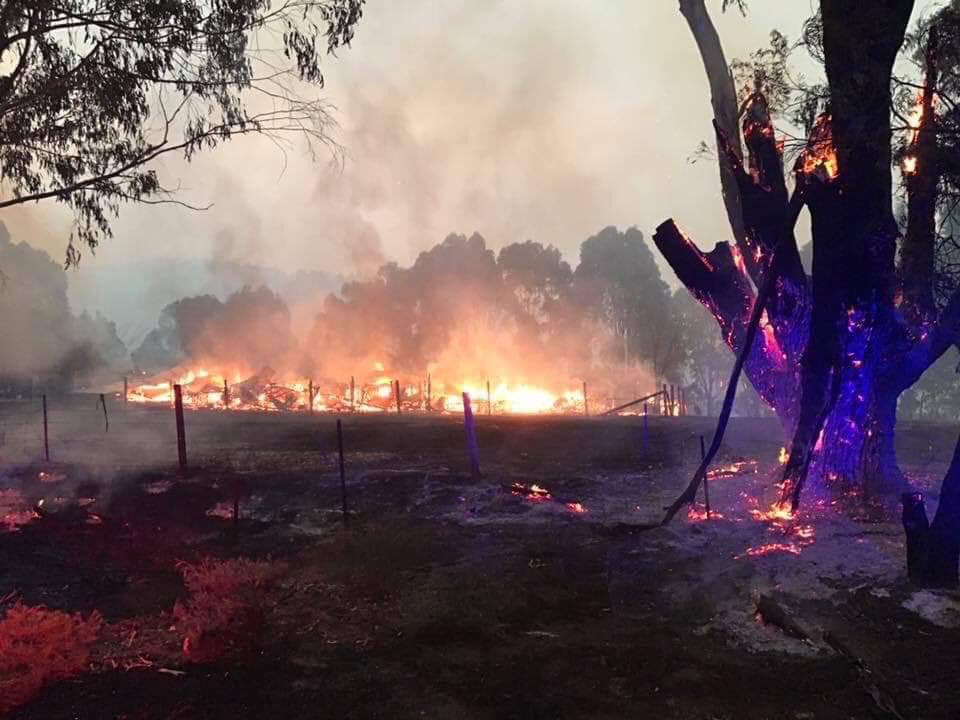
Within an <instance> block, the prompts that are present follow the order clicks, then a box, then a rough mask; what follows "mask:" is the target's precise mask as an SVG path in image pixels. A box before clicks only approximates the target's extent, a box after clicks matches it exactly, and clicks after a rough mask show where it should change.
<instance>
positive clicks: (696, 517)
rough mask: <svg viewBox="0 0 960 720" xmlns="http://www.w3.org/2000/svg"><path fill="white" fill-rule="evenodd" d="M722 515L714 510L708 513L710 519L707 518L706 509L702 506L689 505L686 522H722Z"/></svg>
mask: <svg viewBox="0 0 960 720" xmlns="http://www.w3.org/2000/svg"><path fill="white" fill-rule="evenodd" d="M722 519H723V514H722V513H718V512H717V511H716V510H711V511H710V517H707V508H706V506H704V505H691V506H690V507H689V508H688V509H687V520H689V521H690V522H705V521H706V520H722Z"/></svg>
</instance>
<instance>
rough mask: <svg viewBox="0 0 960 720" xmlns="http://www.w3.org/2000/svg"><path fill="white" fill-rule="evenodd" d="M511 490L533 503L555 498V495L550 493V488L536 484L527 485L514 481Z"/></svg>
mask: <svg viewBox="0 0 960 720" xmlns="http://www.w3.org/2000/svg"><path fill="white" fill-rule="evenodd" d="M511 492H512V493H513V494H514V495H519V496H521V497H523V498H524V499H525V500H529V501H530V502H532V503H541V502H547V501H549V500H553V495H551V494H550V491H549V490H547V489H546V488H542V487H540V486H539V485H536V484H534V485H531V486H530V487H527V486H526V485H522V484H520V483H514V484H513V486H512V487H511Z"/></svg>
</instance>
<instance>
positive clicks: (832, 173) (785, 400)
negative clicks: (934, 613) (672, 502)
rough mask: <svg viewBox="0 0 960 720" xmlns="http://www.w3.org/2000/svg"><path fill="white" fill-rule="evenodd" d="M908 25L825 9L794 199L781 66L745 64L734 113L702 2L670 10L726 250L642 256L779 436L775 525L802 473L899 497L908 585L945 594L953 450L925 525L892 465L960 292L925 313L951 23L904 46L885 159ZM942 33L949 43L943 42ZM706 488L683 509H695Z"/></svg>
mask: <svg viewBox="0 0 960 720" xmlns="http://www.w3.org/2000/svg"><path fill="white" fill-rule="evenodd" d="M727 4H729V3H728V2H724V6H726V5H727ZM741 9H742V5H741ZM912 10H913V2H912V1H910V0H878V1H877V2H873V3H861V2H855V1H854V0H824V2H822V3H821V10H820V13H819V14H818V15H817V16H816V17H814V18H812V19H811V20H810V21H809V22H808V23H807V25H806V28H805V34H804V44H805V45H806V46H807V47H808V49H810V50H811V53H812V54H813V55H814V57H816V58H817V59H819V60H821V61H822V62H823V65H824V69H825V76H826V83H825V84H824V85H822V86H819V87H817V86H814V87H805V88H803V89H802V90H803V94H802V101H801V103H800V113H799V115H800V117H801V119H803V120H805V122H804V124H805V125H806V126H807V128H806V129H807V137H806V138H805V140H804V141H803V147H802V150H801V152H800V153H799V156H798V158H797V161H796V163H795V165H794V168H793V172H792V179H793V183H792V188H791V183H788V177H787V173H786V172H785V170H784V143H783V142H782V141H780V140H778V138H777V135H776V133H775V130H774V126H773V121H772V119H771V115H772V111H771V103H770V100H769V98H770V97H772V96H774V95H775V94H776V93H782V92H784V91H785V88H786V85H787V79H786V74H785V73H784V72H782V67H783V66H782V63H781V64H779V65H778V64H777V63H776V62H774V63H767V64H766V65H765V66H764V64H763V63H756V66H757V69H761V66H764V67H766V68H768V69H769V68H771V67H772V68H773V72H756V73H754V77H755V82H753V83H752V84H751V86H750V87H748V88H747V90H746V92H745V97H741V96H738V93H737V89H736V85H735V81H734V75H733V73H731V69H730V67H729V66H728V64H727V61H726V59H725V56H724V52H723V48H722V46H721V43H720V39H719V37H718V35H717V32H716V30H715V28H714V26H713V24H712V21H711V19H710V17H709V15H708V13H707V10H706V8H705V5H704V0H681V2H680V11H681V13H682V14H683V16H684V18H685V19H686V20H687V23H688V25H689V27H690V30H691V31H692V33H693V36H694V38H695V40H696V42H697V46H698V48H699V51H700V54H701V57H702V60H703V64H704V67H705V69H706V71H707V76H708V79H709V83H710V89H711V102H712V106H713V112H714V128H715V131H716V137H717V148H718V155H719V165H720V176H721V187H722V191H723V199H724V203H725V207H726V211H727V215H728V219H729V223H730V227H731V230H732V232H733V237H734V243H733V244H732V245H731V244H730V243H727V242H720V243H718V244H717V245H716V246H715V247H714V249H713V250H711V251H710V252H703V251H701V250H700V249H698V247H697V246H696V245H695V244H694V243H693V242H692V241H691V240H690V239H689V238H688V237H687V236H686V235H684V234H683V232H682V231H681V230H680V228H679V227H678V226H677V225H676V223H674V222H673V220H668V221H666V222H664V223H663V224H662V225H661V226H660V227H659V228H658V229H657V232H656V234H655V236H654V241H655V243H656V245H657V247H658V248H659V250H660V251H661V253H662V254H663V255H664V257H665V258H666V260H667V261H668V262H669V263H670V265H671V267H672V268H673V269H674V271H675V272H676V273H677V276H678V277H679V279H680V280H681V282H682V283H683V284H684V285H685V286H686V287H687V289H688V290H689V291H690V292H691V293H692V294H693V295H694V297H696V299H697V300H699V301H700V302H701V303H702V304H703V305H704V306H706V307H707V308H708V309H709V310H710V311H711V312H712V313H713V315H714V317H715V318H716V321H717V323H718V324H719V326H720V329H721V331H722V333H723V337H724V340H725V342H726V344H727V345H728V346H729V347H730V348H731V349H732V350H733V351H734V352H735V353H737V354H738V360H739V362H738V365H737V366H736V367H737V368H738V370H737V372H739V368H741V367H742V369H743V371H744V372H745V373H746V375H747V377H748V378H749V380H750V382H751V383H752V385H753V386H754V387H755V388H756V390H757V392H758V393H759V394H760V396H761V397H762V398H763V399H764V400H765V401H766V402H767V403H768V404H769V405H770V406H771V407H772V408H773V409H774V411H775V412H776V413H777V415H778V417H779V418H780V420H781V422H782V424H783V426H784V428H785V430H786V432H787V433H788V434H790V435H792V441H791V443H790V453H789V459H788V461H787V463H786V465H785V466H784V475H783V485H782V487H783V490H782V495H781V500H780V508H781V509H782V510H784V511H788V512H789V511H792V510H795V509H796V508H797V506H798V504H799V502H800V497H801V492H802V490H803V487H804V483H805V481H806V479H807V477H808V475H810V473H811V472H813V473H815V476H817V477H822V478H824V479H825V481H826V482H827V484H828V485H829V486H830V487H831V488H834V489H842V490H851V489H852V490H856V491H858V492H861V493H862V494H863V495H864V496H873V497H884V496H887V497H889V496H890V495H892V494H895V493H904V494H903V500H904V524H905V527H906V529H907V534H908V545H909V550H908V554H909V556H910V558H909V560H910V563H909V565H910V573H911V576H912V577H914V578H916V579H920V580H923V581H926V582H931V583H936V584H941V583H947V584H955V583H956V581H957V558H958V538H960V445H958V448H957V452H956V454H955V456H954V460H953V463H952V465H951V467H950V469H949V471H948V474H947V476H946V478H945V480H944V485H943V490H942V492H941V496H940V503H939V506H938V510H937V514H936V517H935V519H934V521H933V523H932V525H929V524H928V521H927V518H926V513H925V511H924V508H923V499H922V496H920V495H919V494H916V493H912V492H908V490H909V488H908V484H907V480H906V478H905V477H904V475H903V473H902V472H901V471H900V469H899V467H898V464H897V458H896V452H895V448H894V426H895V423H896V408H897V399H898V397H899V396H900V394H901V393H903V392H904V391H905V390H906V389H907V388H909V387H910V386H911V385H913V384H914V383H915V382H916V381H917V380H918V379H919V377H920V376H921V375H922V374H923V372H924V371H925V370H926V369H927V368H928V367H930V366H931V365H932V364H933V363H934V362H936V360H937V359H938V358H940V357H941V356H942V355H943V354H944V353H945V352H946V351H947V350H948V349H949V348H950V347H951V346H952V345H954V344H955V343H957V341H958V339H960V291H958V290H957V289H956V288H955V286H954V288H953V289H952V291H950V292H949V293H947V294H946V295H944V294H943V293H942V292H940V294H939V296H938V292H937V291H938V289H939V290H941V291H942V289H943V288H942V287H940V286H939V285H938V279H939V278H938V274H937V273H936V272H935V269H936V257H937V247H938V237H937V219H938V216H940V215H941V214H942V212H943V206H942V203H941V200H942V198H941V191H942V190H943V189H944V188H947V187H952V177H951V175H950V172H951V167H952V166H951V164H950V163H948V162H945V161H944V158H945V157H948V155H947V151H946V148H947V145H948V142H947V140H948V138H949V133H948V130H949V127H950V126H949V123H948V122H947V117H946V116H947V115H950V116H952V115H953V114H954V112H953V110H952V108H954V107H955V105H954V104H953V103H952V102H949V103H944V104H945V105H946V107H948V108H950V111H949V112H945V113H944V115H945V117H944V118H941V117H940V113H938V111H937V100H938V98H942V97H943V94H944V93H946V92H948V91H949V89H950V88H951V85H952V83H954V82H955V80H954V74H955V73H956V70H957V67H958V66H957V65H956V64H955V63H954V62H953V56H954V55H955V54H956V49H955V48H956V43H955V42H953V41H955V40H956V38H957V37H958V35H957V34H956V31H955V30H954V29H953V28H954V27H955V23H956V21H955V16H956V14H957V13H956V9H955V8H954V7H948V8H946V9H944V10H942V11H941V12H940V13H939V14H938V15H936V16H935V17H933V18H932V19H931V20H930V21H928V22H926V23H924V24H922V25H921V26H920V27H919V28H918V31H917V34H916V36H914V37H911V38H910V45H909V47H912V48H913V49H914V50H915V57H918V58H920V60H921V65H922V70H923V82H922V83H921V84H919V87H916V88H915V92H914V95H915V97H916V108H915V110H914V111H913V113H912V116H911V117H910V118H908V122H906V123H904V127H903V128H902V129H903V130H904V131H906V132H907V133H908V137H907V140H906V141H905V143H904V146H903V147H900V148H898V149H897V152H896V153H895V152H894V144H895V137H894V132H893V130H894V127H893V123H892V120H891V114H892V113H891V111H892V109H896V104H895V97H894V93H893V90H892V85H893V84H894V82H895V78H893V68H894V63H895V61H896V59H897V57H898V54H899V52H900V51H901V48H902V47H903V46H904V40H905V37H906V32H907V25H908V22H909V19H910V16H911V12H912ZM946 32H949V33H950V39H951V42H949V43H946V42H944V43H941V42H940V40H939V38H940V36H941V33H946ZM765 52H767V53H771V54H772V55H773V56H776V57H779V58H782V57H783V56H784V55H785V53H786V52H787V45H786V41H785V40H784V39H783V38H782V37H780V36H777V35H775V36H774V44H773V47H772V49H771V50H770V51H765ZM763 59H764V57H762V56H760V57H755V60H763ZM766 59H769V57H767V58H766ZM775 59H776V58H775ZM947 62H949V65H950V67H949V75H948V73H947V68H946V67H945V64H946V63H947ZM778 68H779V71H778ZM898 156H899V159H900V160H901V162H902V163H903V175H904V177H905V191H906V196H907V219H906V223H905V232H903V233H902V234H901V230H900V227H899V226H898V223H897V221H896V219H895V217H894V213H893V209H892V208H893V195H894V182H893V172H892V165H893V161H894V159H895V158H897V157H898ZM950 157H952V156H950ZM804 207H805V208H807V210H808V211H809V213H810V217H811V234H812V241H813V267H812V273H811V274H810V276H808V275H807V273H806V272H805V270H804V267H803V264H802V263H801V261H800V255H799V252H798V249H797V242H796V238H795V235H794V226H795V224H796V221H797V218H798V216H799V214H800V212H801V210H802V209H803V208H804ZM898 248H899V251H900V252H899V261H898V253H897V251H898ZM728 397H729V399H730V401H731V402H732V395H731V394H729V393H728ZM728 404H729V403H728ZM727 412H729V409H728V408H727ZM702 474H703V469H702V468H701V471H700V472H698V474H697V477H695V478H694V481H693V482H692V483H691V486H690V487H689V488H688V489H687V491H686V492H685V493H684V495H683V496H681V498H680V499H679V500H678V503H679V504H682V503H685V502H690V501H691V500H692V495H691V490H692V491H693V492H695V491H696V486H697V484H698V483H699V480H700V478H701V477H702ZM677 507H679V505H677V506H675V507H674V508H673V509H672V512H675V511H676V508H677Z"/></svg>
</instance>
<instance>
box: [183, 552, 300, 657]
mask: <svg viewBox="0 0 960 720" xmlns="http://www.w3.org/2000/svg"><path fill="white" fill-rule="evenodd" d="M178 569H179V571H180V574H181V575H182V576H183V581H184V584H185V585H186V586H187V590H188V591H189V593H190V597H189V598H187V599H186V600H185V601H183V602H180V601H177V603H176V605H174V608H173V615H174V617H175V618H176V623H177V631H178V632H179V633H180V634H181V635H182V636H183V654H184V656H186V658H187V659H188V660H193V661H195V662H208V661H212V660H218V659H224V658H236V657H239V656H242V655H244V654H247V653H249V652H250V651H252V650H253V649H254V648H255V647H256V645H257V643H258V640H259V637H260V632H261V629H262V627H263V623H264V620H265V618H266V614H267V610H268V609H269V603H270V595H271V591H272V589H273V588H274V586H275V584H276V580H277V578H278V577H279V575H280V573H281V572H282V569H283V568H282V566H279V565H276V564H271V563H267V562H257V561H253V560H246V559H244V558H238V559H235V560H213V559H210V558H207V559H204V560H202V561H201V562H200V563H198V564H196V565H191V564H189V563H185V562H184V563H180V564H179V565H178Z"/></svg>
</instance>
